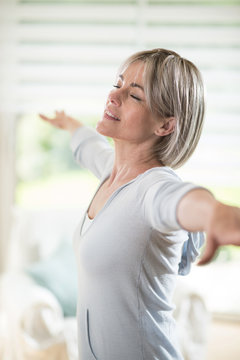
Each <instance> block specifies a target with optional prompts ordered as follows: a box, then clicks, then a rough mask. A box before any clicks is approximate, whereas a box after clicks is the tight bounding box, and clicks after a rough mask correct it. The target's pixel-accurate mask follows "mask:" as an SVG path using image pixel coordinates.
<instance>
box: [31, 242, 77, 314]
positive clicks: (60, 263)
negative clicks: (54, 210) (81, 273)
mask: <svg viewBox="0 0 240 360" xmlns="http://www.w3.org/2000/svg"><path fill="white" fill-rule="evenodd" d="M26 272H27V273H28V274H29V275H30V276H31V277H32V278H33V279H34V280H35V282H36V283H37V284H39V285H41V286H43V287H46V288H47V289H48V290H50V291H51V292H52V293H53V294H54V295H55V297H56V298H57V300H58V301H59V303H60V305H61V306H62V309H63V313H64V316H76V304H77V266H76V262H75V257H74V254H73V249H72V246H71V244H70V243H67V242H63V243H62V244H61V245H60V246H59V247H58V249H57V250H56V251H55V253H53V255H52V256H50V257H49V258H47V259H46V260H43V261H40V262H37V263H34V264H32V265H30V266H29V267H27V269H26Z"/></svg>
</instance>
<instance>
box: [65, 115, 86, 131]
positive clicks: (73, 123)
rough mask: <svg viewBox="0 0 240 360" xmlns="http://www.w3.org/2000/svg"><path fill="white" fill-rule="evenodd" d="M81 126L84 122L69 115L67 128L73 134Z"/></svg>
mask: <svg viewBox="0 0 240 360" xmlns="http://www.w3.org/2000/svg"><path fill="white" fill-rule="evenodd" d="M81 126H83V124H82V123H81V122H80V121H78V120H76V119H74V118H72V117H70V116H68V129H67V130H68V131H69V132H70V133H71V134H73V133H74V132H75V131H76V130H77V129H78V128H79V127H81Z"/></svg>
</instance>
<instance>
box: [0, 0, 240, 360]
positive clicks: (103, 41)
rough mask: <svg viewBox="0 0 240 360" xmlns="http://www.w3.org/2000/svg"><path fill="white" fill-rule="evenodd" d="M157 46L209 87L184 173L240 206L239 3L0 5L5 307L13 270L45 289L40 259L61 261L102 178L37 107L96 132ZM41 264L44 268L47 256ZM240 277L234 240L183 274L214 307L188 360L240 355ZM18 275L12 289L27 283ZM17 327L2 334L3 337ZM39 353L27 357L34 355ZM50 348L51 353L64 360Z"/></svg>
mask: <svg viewBox="0 0 240 360" xmlns="http://www.w3.org/2000/svg"><path fill="white" fill-rule="evenodd" d="M154 47H162V48H167V49H172V50H174V51H176V52H178V53H179V54H180V55H182V56H183V57H186V58H188V59H189V60H191V61H192V62H194V63H195V64H196V65H197V67H198V68H199V69H200V71H201V72H202V75H203V79H204V83H205V91H206V103H207V110H206V116H205V126H204V130H203V135H202V138H201V140H200V144H199V146H198V148H197V150H196V152H195V154H194V155H193V156H192V158H191V159H190V160H189V162H188V163H187V164H186V165H185V166H184V167H183V168H181V169H179V170H178V171H177V172H178V174H179V175H180V176H181V177H182V179H183V180H186V181H193V182H195V183H197V184H200V185H203V186H205V187H207V188H208V189H210V190H211V191H212V192H213V193H214V195H215V196H216V197H217V198H218V199H219V200H223V201H225V202H227V203H229V204H232V205H237V206H240V1H239V0H203V1H200V0H199V1H198V0H169V1H164V0H115V1H114V0H102V1H101V0H88V1H87V0H69V1H68V0H58V1H57V0H0V171H1V176H0V271H1V274H2V278H3V279H5V280H4V281H5V283H4V281H3V285H2V287H1V290H2V292H1V299H2V308H3V309H5V308H4V306H6V302H8V296H10V295H9V294H8V296H7V295H5V294H6V293H7V292H8V291H9V289H8V290H7V291H6V289H5V286H6V284H10V283H11V281H10V280H9V278H6V276H5V275H6V274H13V273H14V276H15V275H16V274H18V275H19V274H21V273H22V272H24V274H25V273H26V266H28V268H27V271H28V275H29V274H30V275H31V277H32V278H33V279H34V281H37V283H38V285H39V284H40V280H39V277H37V275H38V276H39V274H37V275H36V273H37V271H38V270H39V268H37V269H38V270H36V267H34V266H36V265H38V266H39V261H48V259H49V258H50V257H51V256H53V255H54V256H55V255H56V251H59V244H60V245H61V246H62V244H63V243H64V244H65V242H68V243H71V238H72V232H73V230H74V226H75V224H77V222H78V221H79V219H80V216H81V213H82V211H83V209H84V208H85V207H86V206H87V205H88V202H89V200H90V199H91V196H92V195H93V192H94V190H95V188H96V185H97V180H96V179H95V178H94V176H93V175H91V174H90V173H89V172H88V171H86V170H85V169H82V168H80V167H79V166H77V165H76V164H75V163H74V161H73V158H72V154H71V151H70V147H69V142H70V137H69V135H68V134H66V133H64V132H63V131H61V130H56V129H53V128H51V127H50V126H49V125H48V124H46V123H44V122H43V121H41V120H40V119H39V117H38V113H39V112H41V113H44V114H47V115H49V116H52V115H54V111H55V110H65V111H66V112H67V113H68V114H69V115H71V116H73V117H76V118H78V119H79V120H81V121H83V122H84V123H85V124H87V125H89V126H92V127H94V126H95V124H96V122H97V120H98V119H99V118H100V117H101V116H102V112H103V108H104V103H105V99H106V96H107V94H108V92H109V91H110V89H111V87H112V84H114V81H115V74H116V71H117V69H118V67H119V65H120V64H121V62H122V61H123V60H124V59H125V58H126V57H128V56H129V55H131V54H132V53H134V52H136V51H138V50H142V49H149V48H154ZM65 223H66V225H64V224H65ZM64 251H68V250H66V249H65V250H64ZM69 256H70V257H71V256H72V255H70V254H69ZM70 257H69V259H71V258H70ZM55 260H56V259H55ZM69 261H70V262H71V260H69ZM44 264H45V265H44V266H45V269H46V266H48V265H49V263H47V265H46V263H44ZM30 265H31V266H33V267H32V268H31V269H29V266H30ZM55 265H56V264H55ZM55 265H54V266H55ZM44 266H43V268H44ZM51 266H52V265H51ZM51 266H50V270H49V271H50V273H52V269H53V268H54V266H53V268H52V267H51ZM57 266H58V265H56V267H57ZM65 266H67V265H66V264H65ZM61 269H62V267H61V266H60V270H59V268H58V270H59V271H60V272H61ZM45 275H46V274H45ZM239 275H240V249H238V248H235V247H233V246H230V247H223V248H222V249H221V251H219V253H218V254H217V256H216V259H215V261H214V262H213V263H212V264H211V265H208V266H206V267H204V268H201V269H199V268H197V267H193V271H192V274H191V275H190V276H189V277H188V279H184V280H183V281H184V283H185V285H186V286H188V288H191V289H194V291H196V292H197V293H198V294H201V296H202V299H203V301H204V304H206V308H207V310H208V312H209V314H210V323H209V326H208V331H207V339H206V349H205V350H206V351H205V355H204V358H203V355H201V356H202V357H198V358H197V357H196V355H186V359H191V360H194V359H207V360H210V359H211V360H213V359H218V360H221V359H226V358H228V359H231V360H234V359H239V358H240V345H239V344H238V337H239V334H240V289H239V285H238V284H239ZM6 279H7V280H6ZM12 279H13V280H12V284H13V285H12V286H13V287H15V285H16V283H17V282H18V280H14V278H12ZM74 279H75V278H74ZM41 280H42V279H41ZM44 281H45V283H44V284H43V285H46V283H47V280H46V279H44ZM44 281H43V280H42V282H44ZM66 282H67V283H68V280H66ZM185 285H184V286H185ZM7 288H9V286H8V285H7ZM46 288H49V284H48V286H46ZM22 289H23V288H22ZM12 291H13V290H12V289H11V291H10V294H11V297H12V295H13V292H12ZM14 291H15V290H14ZM20 291H21V289H20ZM68 291H70V292H71V290H68ZM74 291H75V292H76V290H74ZM75 292H73V294H72V296H73V297H74V296H75ZM14 294H15V295H14V296H19V294H18V293H17V294H16V293H14ZM59 296H60V297H61V295H59ZM69 296H70V295H69ZM1 299H0V306H1ZM4 299H5V300H4ZM6 299H7V300H6ZM60 302H61V301H60ZM10 309H11V308H10ZM8 311H9V310H8ZM64 311H65V310H64ZM64 311H63V312H64ZM11 312H12V311H11V310H10V313H11ZM0 313H1V307H0ZM6 314H7V316H9V312H7V310H6V311H5V310H4V311H2V318H1V316H0V333H1V329H6V328H5V327H6V322H8V321H7V320H6ZM63 315H64V316H66V315H69V314H68V313H67V312H66V311H65V312H64V314H63ZM70 315H72V313H71V311H70ZM8 320H9V318H8ZM28 321H29V319H28ZM28 324H29V323H28ZM26 326H27V325H26ZM31 326H32V325H31ZM24 329H25V330H26V328H24ZM28 329H29V327H28ZM31 329H32V328H31ZM11 331H13V330H12V329H8V330H7V331H6V330H3V331H2V336H3V337H4V339H5V340H4V341H5V343H7V341H10V340H9V339H7V338H8V335H9V333H10V332H11ZM56 331H57V330H56ZM0 337H1V335H0ZM45 340H46V339H45ZM21 341H22V340H21ZM2 343H3V342H2ZM44 344H45V343H44ZM25 345H26V344H25ZM75 345H76V344H75ZM75 345H73V348H74V346H75ZM16 346H20V345H19V344H18V345H16ZM28 346H30V345H29V343H28ZM44 346H45V348H44V349H46V344H45V345H44ZM6 347H8V346H5V349H2V358H3V359H5V358H4V356H6V351H7V350H6ZM30 348H31V347H28V348H27V350H26V349H25V352H24V354H23V355H22V356H23V357H22V358H24V359H25V358H29V359H34V355H33V353H31V351H32V350H29V349H30ZM31 349H32V348H31ZM41 349H43V348H41ZM194 349H195V350H196V348H194ZM41 351H43V350H41ZM73 352H74V350H73ZM195 352H196V351H195ZM60 353H61V356H63V355H62V354H63V353H64V351H63V350H62V348H61V351H60ZM60 353H58V355H57V357H56V359H57V358H58V359H60V355H59V354H60ZM193 353H194V351H193ZM226 353H227V354H228V355H226ZM4 354H5V355H4ZM49 354H50V353H48V355H47V356H48V357H47V358H48V359H55V357H54V356H55V355H49ZM52 354H53V353H52ZM0 356H1V347H0ZM9 356H10V355H9V354H8V359H10V357H9ZM11 356H13V359H17V357H16V355H11ZM14 356H15V357H14ZM24 356H25V357H24ZM42 356H43V357H42V358H44V354H43V355H42ZM72 356H73V357H72V359H73V358H74V355H72ZM187 356H189V357H187ZM194 356H195V357H194ZM0 359H1V357H0ZM64 359H65V358H64Z"/></svg>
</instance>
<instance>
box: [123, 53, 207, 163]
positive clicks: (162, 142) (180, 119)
mask: <svg viewBox="0 0 240 360" xmlns="http://www.w3.org/2000/svg"><path fill="white" fill-rule="evenodd" d="M137 61H142V62H143V63H144V64H145V67H144V90H145V95H146V101H147V104H148V106H149V108H150V110H151V111H152V113H154V114H155V115H157V117H158V118H159V120H164V119H167V118H170V117H174V118H175V119H176V126H175V130H174V131H173V132H172V133H171V134H169V135H166V136H164V137H159V139H158V141H157V142H156V143H155V146H154V148H153V153H152V156H153V157H154V158H156V159H157V160H158V161H159V162H160V163H161V164H162V165H163V166H170V167H172V168H174V169H176V168H178V167H180V166H181V165H183V164H184V163H185V162H186V161H187V160H188V159H189V157H190V156H191V155H192V153H193V151H194V150H195V148H196V146H197V144H198V141H199V138H200V135H201V132H202V127H203V118H204V109H205V105H204V88H203V81H202V77H201V74H200V72H199V70H198V69H197V67H196V66H195V65H194V64H193V63H192V62H191V61H189V60H186V59H184V58H182V57H181V56H180V55H178V54H177V53H176V52H174V51H171V50H166V49H160V48H159V49H153V50H146V51H141V52H137V53H135V54H133V55H132V56H130V57H129V58H128V59H127V60H126V61H125V62H124V63H123V64H122V66H121V68H120V70H119V71H120V72H121V71H123V70H124V69H126V68H127V67H128V66H129V65H131V64H132V63H135V62H137Z"/></svg>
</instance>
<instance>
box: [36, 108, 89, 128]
mask: <svg viewBox="0 0 240 360" xmlns="http://www.w3.org/2000/svg"><path fill="white" fill-rule="evenodd" d="M39 116H40V118H41V119H43V120H45V121H47V122H48V123H49V124H51V125H53V126H55V127H56V128H58V129H63V130H67V131H70V132H71V133H73V132H74V131H75V130H76V129H77V128H79V127H81V126H83V123H81V122H80V121H78V120H76V119H74V118H72V117H70V116H68V115H66V114H65V112H64V111H55V116H54V117H53V118H50V117H48V116H46V115H43V114H39Z"/></svg>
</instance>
